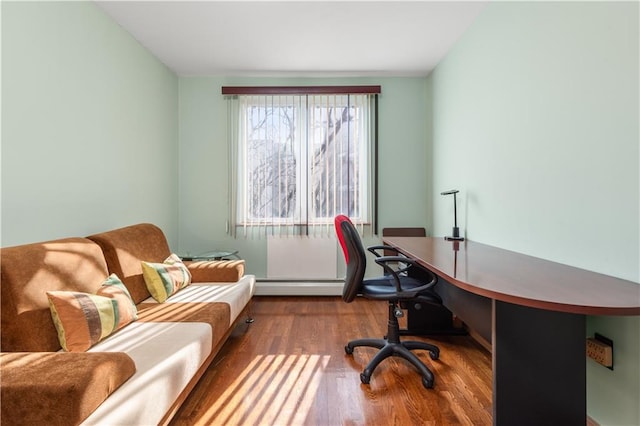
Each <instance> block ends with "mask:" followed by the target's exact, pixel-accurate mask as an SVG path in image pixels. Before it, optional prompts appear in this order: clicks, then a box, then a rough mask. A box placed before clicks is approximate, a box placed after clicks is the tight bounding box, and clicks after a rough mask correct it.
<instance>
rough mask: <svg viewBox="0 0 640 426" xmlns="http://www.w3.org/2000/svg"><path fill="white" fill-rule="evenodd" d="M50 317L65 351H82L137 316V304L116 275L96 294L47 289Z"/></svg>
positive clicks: (108, 279) (107, 280)
mask: <svg viewBox="0 0 640 426" xmlns="http://www.w3.org/2000/svg"><path fill="white" fill-rule="evenodd" d="M47 297H48V298H49V305H50V307H51V317H52V318H53V323H54V324H55V327H56V329H57V330H58V340H59V341H60V345H61V346H62V348H63V349H64V350H65V351H69V352H83V351H86V350H87V349H89V348H90V347H91V346H93V345H95V344H96V343H98V342H99V341H101V340H102V339H104V338H105V337H107V336H109V335H111V334H112V333H114V332H115V331H117V330H118V329H120V328H122V327H124V326H125V325H127V324H129V323H130V322H132V321H134V320H135V319H136V306H135V304H134V303H133V301H132V300H131V296H130V295H129V292H128V291H127V288H126V287H125V286H124V284H122V282H121V281H120V279H118V277H117V276H116V275H115V274H112V275H111V276H109V277H108V278H107V279H106V280H105V281H104V282H103V283H102V285H101V286H100V288H99V289H98V290H97V292H96V294H89V293H81V292H75V291H48V292H47Z"/></svg>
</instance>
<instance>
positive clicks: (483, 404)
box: [171, 296, 491, 426]
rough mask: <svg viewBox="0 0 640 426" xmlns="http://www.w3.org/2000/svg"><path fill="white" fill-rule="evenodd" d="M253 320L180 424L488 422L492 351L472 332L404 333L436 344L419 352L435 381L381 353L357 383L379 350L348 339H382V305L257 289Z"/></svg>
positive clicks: (240, 330) (176, 423) (176, 422)
mask: <svg viewBox="0 0 640 426" xmlns="http://www.w3.org/2000/svg"><path fill="white" fill-rule="evenodd" d="M252 313H253V317H254V319H255V322H254V323H253V324H249V325H247V324H241V325H240V326H238V327H237V328H236V330H234V333H233V334H232V335H231V337H230V338H229V340H228V342H227V343H226V344H225V346H224V347H223V349H222V350H221V351H220V354H219V355H218V357H217V358H216V359H215V360H214V362H213V363H212V364H211V366H210V367H209V369H208V371H207V372H206V373H205V375H204V376H203V377H202V379H201V380H200V382H199V383H198V385H197V386H196V388H195V389H194V391H193V392H192V393H191V395H190V396H189V398H188V399H187V400H186V401H185V403H184V404H183V406H182V407H181V409H180V410H179V411H178V413H177V414H176V416H175V417H174V419H173V420H172V422H171V425H173V426H183V425H202V424H215V425H225V424H226V425H319V426H322V425H327V426H333V425H381V426H387V425H402V426H405V425H412V424H415V425H418V424H419V425H437V426H439V425H489V424H491V354H490V353H488V352H487V351H486V350H485V349H484V348H482V347H481V346H480V345H479V344H477V343H476V342H475V341H474V340H472V339H471V338H470V337H468V336H433V337H428V338H426V337H409V336H406V337H403V339H404V340H409V339H410V340H423V341H429V342H433V343H435V344H437V345H438V346H439V347H440V359H439V360H437V361H433V360H431V358H430V357H429V355H428V353H427V352H426V351H416V352H415V353H416V355H417V356H418V357H419V358H420V359H421V360H423V361H424V362H425V363H426V365H427V366H429V368H431V369H432V371H433V372H434V375H435V386H434V388H433V389H425V388H424V387H423V386H422V380H421V376H420V375H419V374H418V373H417V371H416V370H415V368H414V367H413V366H412V365H410V364H409V363H408V362H406V361H405V360H403V359H400V358H397V357H393V358H389V359H387V360H385V361H383V362H382V363H381V364H380V365H379V366H378V368H377V369H376V370H375V372H374V373H373V375H372V376H371V383H370V385H363V384H361V383H360V377H359V375H360V373H361V371H362V369H363V368H364V367H365V366H366V364H367V363H368V362H369V360H370V359H371V358H372V357H373V356H374V354H375V353H376V351H377V350H376V349H373V348H356V349H355V351H354V353H353V355H352V356H349V355H346V354H345V352H344V346H345V344H346V343H347V342H348V341H349V340H352V339H356V338H363V337H382V336H383V335H384V333H385V332H386V324H387V305H386V303H384V302H381V301H371V300H367V299H362V298H358V299H356V301H354V302H353V303H349V304H347V303H344V302H343V301H342V299H341V298H339V297H266V296H265V297H255V298H254V301H253V309H252Z"/></svg>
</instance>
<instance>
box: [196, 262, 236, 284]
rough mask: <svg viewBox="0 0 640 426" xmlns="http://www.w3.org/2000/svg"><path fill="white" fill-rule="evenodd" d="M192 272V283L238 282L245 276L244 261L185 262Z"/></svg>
mask: <svg viewBox="0 0 640 426" xmlns="http://www.w3.org/2000/svg"><path fill="white" fill-rule="evenodd" d="M184 264H185V265H187V268H189V272H191V282H193V283H199V282H200V283H205V282H216V283H220V282H223V283H224V282H236V281H239V280H240V278H242V276H243V275H244V260H213V261H204V262H189V261H185V262H184Z"/></svg>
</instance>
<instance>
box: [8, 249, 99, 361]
mask: <svg viewBox="0 0 640 426" xmlns="http://www.w3.org/2000/svg"><path fill="white" fill-rule="evenodd" d="M0 262H1V264H0V269H1V276H0V289H1V294H0V303H1V304H0V308H1V314H0V318H1V324H0V349H1V350H2V351H3V352H52V351H57V350H59V349H60V343H59V341H58V334H57V332H56V328H55V326H54V324H53V320H52V318H51V312H50V310H49V301H48V299H47V294H46V292H47V291H48V290H67V291H81V292H85V293H95V292H96V291H97V290H98V288H99V287H100V285H101V284H102V282H103V281H104V280H105V278H107V276H108V273H107V265H106V262H105V259H104V256H103V254H102V250H100V247H99V246H98V245H97V244H95V243H94V242H92V241H91V240H88V239H86V238H66V239H61V240H54V241H47V242H41V243H34V244H25V245H21V246H15V247H5V248H2V249H0Z"/></svg>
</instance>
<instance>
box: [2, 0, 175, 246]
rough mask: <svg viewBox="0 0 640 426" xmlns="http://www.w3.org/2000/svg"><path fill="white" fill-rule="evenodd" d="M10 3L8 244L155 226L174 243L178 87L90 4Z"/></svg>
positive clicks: (5, 172) (6, 31)
mask: <svg viewBox="0 0 640 426" xmlns="http://www.w3.org/2000/svg"><path fill="white" fill-rule="evenodd" d="M1 7H2V229H1V234H2V246H10V245H16V244H22V243H28V242H35V241H43V240H47V239H53V238H60V237H67V236H83V235H88V234H90V233H94V232H100V231H105V230H108V229H111V228H115V227H119V226H125V225H130V224H133V223H137V222H143V221H148V222H153V223H155V224H157V225H159V226H160V227H161V228H162V229H163V230H164V231H165V233H166V234H167V236H168V238H169V240H170V243H171V242H173V243H174V244H176V243H177V223H178V219H177V218H178V208H177V198H178V196H177V190H178V161H177V154H178V80H177V77H176V76H175V74H173V73H172V72H171V71H170V70H168V69H167V68H166V67H165V66H164V65H163V64H161V63H160V62H159V61H158V60H157V59H156V58H154V57H153V56H152V55H151V54H150V53H149V52H148V51H147V50H145V49H144V48H143V47H142V46H140V44H139V43H137V42H136V41H135V40H134V39H133V38H132V37H131V36H130V35H129V34H128V33H126V32H125V31H124V30H123V29H122V28H121V27H119V26H118V25H117V24H116V23H115V22H113V21H112V20H111V19H110V18H109V17H107V16H106V15H105V14H104V13H103V12H102V11H101V10H100V9H98V8H97V7H96V6H95V5H94V4H93V3H92V2H7V1H3V2H2V3H1Z"/></svg>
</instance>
